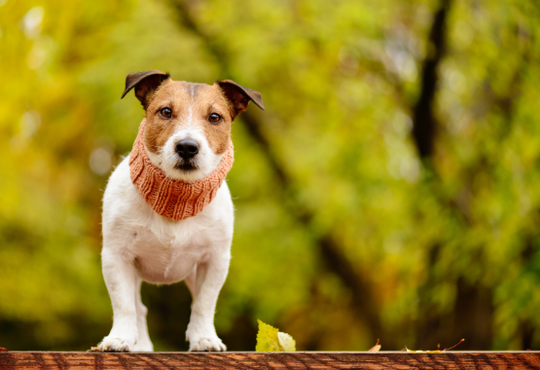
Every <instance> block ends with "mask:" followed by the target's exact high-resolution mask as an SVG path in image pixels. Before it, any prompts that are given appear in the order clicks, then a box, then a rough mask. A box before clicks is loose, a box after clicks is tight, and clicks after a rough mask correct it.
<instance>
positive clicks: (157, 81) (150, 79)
mask: <svg viewBox="0 0 540 370" xmlns="http://www.w3.org/2000/svg"><path fill="white" fill-rule="evenodd" d="M169 77H170V76H169V74H168V73H165V72H161V71H158V70H157V69H153V70H151V71H147V72H137V73H130V74H128V75H127V77H126V89H125V90H124V93H123V94H122V99H123V98H124V96H126V94H127V93H128V92H129V91H130V90H131V89H133V88H135V96H136V97H137V99H139V101H140V102H141V103H142V105H143V107H144V109H146V107H147V105H148V98H149V97H150V95H149V93H151V92H153V91H155V90H156V89H157V88H158V86H159V85H161V83H162V82H163V81H164V80H166V79H167V78H169Z"/></svg>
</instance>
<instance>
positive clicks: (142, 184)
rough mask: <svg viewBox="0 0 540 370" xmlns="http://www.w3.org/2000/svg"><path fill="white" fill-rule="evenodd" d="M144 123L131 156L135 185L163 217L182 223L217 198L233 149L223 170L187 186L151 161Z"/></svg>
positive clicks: (222, 166)
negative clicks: (145, 139)
mask: <svg viewBox="0 0 540 370" xmlns="http://www.w3.org/2000/svg"><path fill="white" fill-rule="evenodd" d="M145 124H146V119H143V121H142V122H141V126H140V127H139V133H138V134H137V139H136V140H135V143H134V144H133V150H132V151H131V153H130V154H129V169H130V175H131V181H132V182H133V184H134V185H135V186H136V187H137V189H138V190H139V193H140V194H141V196H142V197H143V198H144V200H146V203H148V204H149V205H150V206H151V207H152V209H153V210H154V211H155V212H156V213H158V214H159V215H161V216H163V217H167V218H170V219H171V220H174V221H180V220H183V219H186V218H188V217H193V216H195V215H196V214H198V213H199V212H201V211H202V210H203V208H204V207H206V206H207V205H208V204H209V203H210V202H211V201H212V199H214V197H215V196H216V194H217V191H218V189H219V188H220V186H221V183H222V182H223V180H224V179H225V176H227V173H228V172H229V170H230V169H231V167H232V164H233V161H234V149H233V145H232V143H231V145H230V146H229V149H228V150H227V152H226V153H225V155H224V156H223V159H222V160H221V163H220V165H219V167H218V168H217V169H216V170H214V172H212V173H211V174H210V175H208V176H207V177H205V178H204V179H202V180H198V181H195V182H186V181H181V180H175V179H172V178H170V177H167V176H166V175H165V174H164V173H163V171H161V170H160V169H159V168H158V167H156V166H155V165H154V164H153V163H152V162H151V161H150V158H149V157H148V154H147V153H146V148H145V146H144V126H145Z"/></svg>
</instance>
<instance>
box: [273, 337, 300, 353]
mask: <svg viewBox="0 0 540 370" xmlns="http://www.w3.org/2000/svg"><path fill="white" fill-rule="evenodd" d="M277 335H278V341H279V344H280V345H281V348H283V351H286V352H294V351H296V341H295V340H294V339H293V337H291V336H290V335H289V334H287V333H282V332H278V333H277Z"/></svg>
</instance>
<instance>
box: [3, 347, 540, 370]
mask: <svg viewBox="0 0 540 370" xmlns="http://www.w3.org/2000/svg"><path fill="white" fill-rule="evenodd" d="M0 369H2V370H4V369H6V370H9V369H51V370H52V369H540V352H538V351H522V352H521V351H520V352H467V351H464V352H461V351H452V352H444V353H407V352H377V353H369V352H289V353H284V352H279V353H257V352H226V353H186V352H155V353H100V352H97V353H96V352H0Z"/></svg>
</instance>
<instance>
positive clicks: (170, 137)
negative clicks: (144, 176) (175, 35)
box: [122, 70, 264, 182]
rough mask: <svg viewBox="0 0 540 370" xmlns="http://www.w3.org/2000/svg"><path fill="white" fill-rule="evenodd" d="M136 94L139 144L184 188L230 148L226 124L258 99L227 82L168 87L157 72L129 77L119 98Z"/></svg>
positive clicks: (170, 82) (215, 164) (168, 81)
mask: <svg viewBox="0 0 540 370" xmlns="http://www.w3.org/2000/svg"><path fill="white" fill-rule="evenodd" d="M133 88H135V96H136V97H137V99H139V100H140V102H141V103H142V105H143V107H144V109H145V111H146V126H145V131H144V144H145V147H146V151H147V153H148V156H149V157H150V160H151V161H152V163H154V165H156V166H157V167H159V168H160V169H161V170H162V171H163V172H164V173H165V175H167V176H168V177H171V178H174V179H177V180H183V181H188V182H193V181H197V180H200V179H203V178H205V177H206V176H208V175H209V174H211V173H212V172H213V171H214V170H215V169H216V168H217V167H218V166H219V164H220V162H221V159H222V158H223V155H224V154H225V152H226V151H227V149H228V148H229V145H230V142H231V123H232V121H233V120H234V119H235V118H236V116H237V115H238V114H240V113H242V112H243V111H245V110H246V109H247V106H248V103H249V101H250V100H251V101H253V103H255V105H257V106H258V107H259V108H261V109H264V104H263V102H262V97H261V94H260V93H258V92H257V91H254V90H251V89H248V88H245V87H242V86H240V85H238V84H237V83H235V82H233V81H231V80H222V81H216V82H215V83H214V84H213V85H207V84H200V83H191V82H185V81H173V80H172V79H171V78H170V76H169V75H168V74H167V73H165V72H161V71H157V70H153V71H148V72H139V73H130V74H128V75H127V77H126V89H125V91H124V94H123V95H122V98H123V97H124V96H125V95H126V94H127V93H128V92H129V91H130V90H131V89H133Z"/></svg>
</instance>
